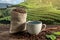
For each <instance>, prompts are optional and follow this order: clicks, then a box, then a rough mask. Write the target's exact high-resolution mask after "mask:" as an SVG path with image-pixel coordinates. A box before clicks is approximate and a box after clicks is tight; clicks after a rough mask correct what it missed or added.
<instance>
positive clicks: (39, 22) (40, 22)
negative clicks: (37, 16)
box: [27, 21, 42, 25]
mask: <svg viewBox="0 0 60 40" xmlns="http://www.w3.org/2000/svg"><path fill="white" fill-rule="evenodd" d="M29 22H30V23H29ZM31 22H38V23H31ZM27 24H31V25H36V24H42V21H28V22H27Z"/></svg>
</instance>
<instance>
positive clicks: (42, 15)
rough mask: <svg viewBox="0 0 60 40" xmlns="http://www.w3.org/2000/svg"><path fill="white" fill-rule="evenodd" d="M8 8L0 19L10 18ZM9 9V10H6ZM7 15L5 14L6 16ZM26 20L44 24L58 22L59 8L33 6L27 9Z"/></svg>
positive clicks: (59, 19)
mask: <svg viewBox="0 0 60 40" xmlns="http://www.w3.org/2000/svg"><path fill="white" fill-rule="evenodd" d="M9 10H10V9H6V10H5V11H6V12H4V13H3V15H4V17H3V18H0V20H9V21H10V20H11V16H10V14H9V13H10V11H9ZM7 11H9V12H7ZM6 15H7V16H6ZM27 15H28V16H27V21H29V20H31V21H32V20H33V21H34V20H35V21H37V20H38V21H42V22H43V23H46V24H60V10H56V9H55V8H52V7H47V6H46V7H40V8H33V9H27Z"/></svg>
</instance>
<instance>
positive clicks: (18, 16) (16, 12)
mask: <svg viewBox="0 0 60 40" xmlns="http://www.w3.org/2000/svg"><path fill="white" fill-rule="evenodd" d="M26 18H27V13H26V10H25V9H24V8H23V7H16V8H15V9H13V10H12V12H11V23H10V24H11V25H10V33H16V32H19V31H24V30H26V26H25V23H26Z"/></svg>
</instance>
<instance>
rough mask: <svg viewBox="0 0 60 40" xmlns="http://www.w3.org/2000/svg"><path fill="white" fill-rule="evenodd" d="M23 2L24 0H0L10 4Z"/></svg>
mask: <svg viewBox="0 0 60 40" xmlns="http://www.w3.org/2000/svg"><path fill="white" fill-rule="evenodd" d="M21 2H24V0H0V3H10V4H18V3H21Z"/></svg>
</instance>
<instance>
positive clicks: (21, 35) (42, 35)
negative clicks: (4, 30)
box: [10, 31, 50, 40]
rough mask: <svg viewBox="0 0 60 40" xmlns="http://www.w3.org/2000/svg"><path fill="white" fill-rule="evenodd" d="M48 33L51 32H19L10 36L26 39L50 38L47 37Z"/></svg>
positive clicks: (39, 39) (40, 39)
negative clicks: (34, 33) (36, 33)
mask: <svg viewBox="0 0 60 40" xmlns="http://www.w3.org/2000/svg"><path fill="white" fill-rule="evenodd" d="M46 33H50V32H49V31H47V32H46V31H44V32H41V33H39V34H38V35H32V34H29V33H28V32H19V33H15V34H12V35H11V36H10V37H11V38H17V39H25V40H48V39H47V38H46Z"/></svg>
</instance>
